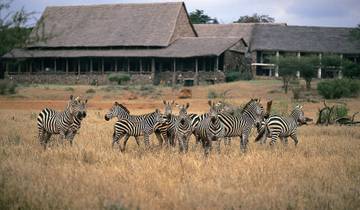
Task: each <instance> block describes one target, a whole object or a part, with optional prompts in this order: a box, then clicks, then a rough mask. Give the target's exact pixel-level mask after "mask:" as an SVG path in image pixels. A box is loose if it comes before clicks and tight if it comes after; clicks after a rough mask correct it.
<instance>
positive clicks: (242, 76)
mask: <svg viewBox="0 0 360 210" xmlns="http://www.w3.org/2000/svg"><path fill="white" fill-rule="evenodd" d="M251 79H252V74H251V72H249V71H243V72H240V71H239V70H233V71H228V72H226V73H225V81H226V82H234V81H238V80H251Z"/></svg>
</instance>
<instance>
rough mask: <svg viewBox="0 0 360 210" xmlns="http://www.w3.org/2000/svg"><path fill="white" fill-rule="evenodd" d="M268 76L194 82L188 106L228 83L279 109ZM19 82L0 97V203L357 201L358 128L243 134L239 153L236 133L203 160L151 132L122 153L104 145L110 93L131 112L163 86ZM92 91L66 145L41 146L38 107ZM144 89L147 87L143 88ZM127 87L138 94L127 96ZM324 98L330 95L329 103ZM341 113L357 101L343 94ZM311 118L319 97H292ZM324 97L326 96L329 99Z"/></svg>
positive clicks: (202, 104) (313, 204)
mask: <svg viewBox="0 0 360 210" xmlns="http://www.w3.org/2000/svg"><path fill="white" fill-rule="evenodd" d="M280 86H281V84H280V83H278V82H273V81H271V82H268V81H265V82H261V81H259V82H240V83H239V82H238V83H231V84H222V85H217V86H209V87H194V88H192V91H193V99H187V100H177V101H178V102H179V103H184V102H190V103H191V107H190V111H192V112H198V113H199V112H204V111H206V110H207V106H206V101H207V93H208V91H209V90H210V89H214V90H216V91H224V90H228V89H234V90H235V91H230V93H229V95H228V100H229V101H231V102H232V103H234V104H242V103H244V102H246V101H247V100H248V99H249V98H250V97H253V96H261V97H262V98H263V100H265V99H270V98H272V99H274V101H275V105H274V109H277V110H279V111H281V112H285V111H287V110H289V109H290V108H291V106H292V104H294V103H297V102H293V101H291V99H290V98H291V95H287V96H286V95H284V94H282V93H281V92H279V91H276V90H278V89H279V88H280ZM72 88H73V89H69V87H62V86H49V87H42V86H40V87H38V86H36V87H33V86H32V87H22V88H20V89H19V92H18V95H21V96H24V97H1V98H0V101H1V102H0V124H1V125H2V126H0V133H1V136H0V209H19V208H21V209H136V208H139V209H359V208H360V129H359V127H358V126H357V127H340V126H329V127H319V126H315V125H309V126H303V127H301V128H300V130H299V134H298V136H299V145H298V147H296V148H295V147H294V146H293V143H292V142H291V141H290V142H289V145H288V146H287V147H285V146H283V145H281V143H280V142H278V143H277V145H276V146H275V147H274V148H270V147H269V146H268V145H258V144H255V143H254V142H253V139H254V138H255V131H253V134H252V136H251V138H250V143H249V151H248V152H247V153H246V154H242V153H240V150H239V142H238V140H233V142H232V145H231V146H230V147H227V148H226V147H224V146H223V147H222V150H221V154H217V152H215V151H216V150H215V151H214V152H213V153H212V154H211V155H210V156H209V158H207V159H206V158H204V156H203V152H202V149H201V148H200V147H196V145H195V144H194V140H193V139H192V141H191V148H190V151H189V153H188V154H186V155H181V154H179V153H178V150H177V148H174V149H172V148H171V149H164V148H163V149H161V148H159V147H158V146H157V141H156V139H155V137H154V136H152V137H151V143H152V147H151V149H150V150H145V149H144V147H143V145H141V147H140V148H138V147H137V145H136V144H135V141H134V140H133V139H130V140H129V144H128V147H127V152H126V153H123V154H122V153H120V152H119V151H118V150H113V149H111V147H110V144H111V135H112V126H113V124H114V121H112V122H106V121H105V120H103V116H104V114H105V112H106V110H107V108H109V107H110V106H111V103H112V102H113V101H114V100H118V101H119V102H122V103H125V104H126V105H127V106H128V107H129V108H130V110H131V112H133V113H145V112H149V111H151V110H153V109H155V108H162V106H161V100H162V99H173V98H174V96H175V95H176V92H175V91H174V90H172V89H171V88H154V89H153V88H152V89H151V90H150V92H151V94H145V95H144V96H141V91H148V90H147V88H145V89H146V90H141V89H144V88H138V89H135V90H123V89H121V90H120V89H111V90H110V91H108V90H106V88H107V87H88V86H74V87H72ZM90 88H92V89H94V91H95V92H92V91H90V92H92V93H91V95H90V96H91V97H90V98H91V99H90V101H89V114H88V117H87V118H86V119H85V120H84V121H83V125H82V128H81V130H80V134H79V135H78V136H77V137H76V139H75V145H74V146H73V147H70V145H69V144H68V143H62V142H60V141H59V139H58V138H53V139H52V142H51V145H50V147H49V149H48V150H47V151H43V150H42V149H41V147H40V146H39V143H38V140H37V133H36V116H37V113H38V112H39V110H40V109H41V108H42V107H45V106H48V107H55V108H58V109H60V108H61V107H62V106H63V105H64V103H65V99H66V98H67V97H68V95H69V93H73V94H75V95H78V94H86V91H87V90H88V89H90ZM153 93H154V94H153ZM131 94H137V96H138V99H135V100H129V99H128V98H127V97H128V96H129V95H131ZM332 102H334V101H332ZM345 102H346V103H347V104H348V106H349V107H350V112H354V111H359V108H358V107H359V105H360V102H359V100H358V99H346V100H345ZM301 103H302V104H304V108H305V113H306V115H307V116H310V117H312V118H315V117H316V111H317V108H319V107H320V106H321V101H320V100H319V101H318V102H315V103H308V102H301ZM329 103H330V102H329Z"/></svg>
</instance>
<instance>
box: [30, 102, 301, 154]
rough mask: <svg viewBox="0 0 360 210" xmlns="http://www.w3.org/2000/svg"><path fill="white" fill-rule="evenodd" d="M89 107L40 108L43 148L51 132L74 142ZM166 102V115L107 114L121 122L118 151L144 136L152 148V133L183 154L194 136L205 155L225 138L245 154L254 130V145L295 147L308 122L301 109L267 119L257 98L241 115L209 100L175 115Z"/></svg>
mask: <svg viewBox="0 0 360 210" xmlns="http://www.w3.org/2000/svg"><path fill="white" fill-rule="evenodd" d="M86 104H87V100H81V98H80V97H76V98H74V97H73V96H70V100H69V101H68V104H67V106H66V108H65V110H64V111H63V112H57V111H55V110H52V109H49V108H45V109H44V110H42V111H41V112H40V114H39V116H38V119H37V125H38V130H39V141H40V144H41V145H43V147H44V148H45V149H46V145H47V142H48V141H49V139H50V137H51V135H52V134H60V136H61V139H67V140H69V141H70V143H71V144H72V141H73V139H74V136H75V135H76V133H77V131H78V130H79V129H80V127H81V121H82V120H83V119H84V118H85V117H86ZM163 104H164V113H161V112H160V111H159V109H156V110H155V111H154V112H151V113H148V114H143V115H131V114H130V111H129V110H128V109H127V108H126V107H125V106H124V105H123V104H120V103H118V102H115V103H114V104H113V105H112V107H111V108H110V110H109V111H108V112H107V113H106V114H105V120H106V121H109V120H111V119H112V118H114V117H116V118H117V121H116V123H115V125H114V132H113V138H112V147H114V146H115V144H117V145H118V146H119V149H120V151H122V152H124V151H125V148H126V143H127V141H128V139H129V138H130V137H131V136H133V137H134V138H135V140H136V143H137V144H138V145H140V142H139V137H140V136H143V137H144V144H145V146H146V147H149V145H150V142H149V138H150V135H151V134H152V133H154V134H155V135H156V137H157V140H158V142H159V145H160V146H162V145H163V144H164V143H165V145H168V146H176V144H178V147H179V151H180V152H184V153H186V152H187V151H188V147H189V146H188V145H189V140H190V137H191V135H194V136H195V139H196V143H197V144H198V143H201V144H202V146H203V149H204V154H205V155H208V154H209V152H210V151H211V149H212V144H213V143H216V144H217V149H218V151H219V152H220V144H221V140H224V143H225V144H226V145H229V144H230V140H231V138H233V137H239V139H240V150H241V151H242V152H245V151H246V150H247V144H248V139H249V136H250V133H251V130H252V128H253V127H256V128H257V131H258V136H257V137H256V139H255V141H260V142H261V143H265V142H266V138H268V137H269V138H271V142H270V144H271V145H273V144H274V143H275V142H276V139H277V138H280V140H281V141H283V142H284V143H287V138H288V137H291V138H292V139H293V140H294V142H295V145H297V143H298V139H297V136H296V130H297V127H298V125H301V124H305V123H306V118H305V116H304V112H303V111H302V106H296V107H295V109H294V110H293V111H292V112H291V114H290V116H279V115H270V116H269V114H268V113H267V112H266V111H265V110H264V108H263V106H262V105H261V103H260V100H259V99H251V100H250V101H249V102H248V103H247V104H246V105H245V106H244V107H243V108H242V110H241V112H239V113H233V112H230V111H228V110H226V109H224V108H223V106H221V103H214V102H212V101H209V102H208V104H209V111H208V112H206V113H204V114H194V113H188V108H189V107H190V104H189V103H187V104H185V105H178V104H176V107H178V110H179V111H178V114H173V107H174V105H175V103H174V101H163ZM122 139H123V142H122V145H121V140H122Z"/></svg>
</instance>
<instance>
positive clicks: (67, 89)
mask: <svg viewBox="0 0 360 210" xmlns="http://www.w3.org/2000/svg"><path fill="white" fill-rule="evenodd" d="M65 91H71V92H74V91H75V90H74V88H72V87H67V88H65Z"/></svg>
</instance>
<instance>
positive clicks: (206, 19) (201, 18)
mask: <svg viewBox="0 0 360 210" xmlns="http://www.w3.org/2000/svg"><path fill="white" fill-rule="evenodd" d="M189 18H190V21H191V23H192V24H206V23H207V24H208V23H212V24H218V23H219V21H218V20H217V19H216V18H211V17H210V16H208V15H207V14H205V12H204V10H199V9H196V10H195V11H192V12H190V14H189Z"/></svg>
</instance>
